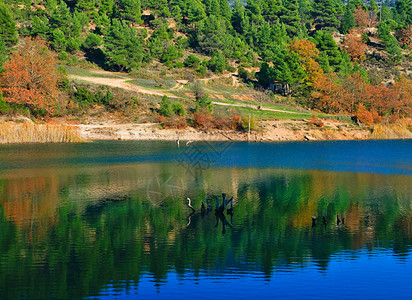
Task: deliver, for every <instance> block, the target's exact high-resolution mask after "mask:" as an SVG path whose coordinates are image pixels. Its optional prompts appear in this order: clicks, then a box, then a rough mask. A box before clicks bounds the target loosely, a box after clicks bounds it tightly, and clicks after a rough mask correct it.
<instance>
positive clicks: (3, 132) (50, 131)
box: [0, 122, 83, 144]
mask: <svg viewBox="0 0 412 300" xmlns="http://www.w3.org/2000/svg"><path fill="white" fill-rule="evenodd" d="M82 141H83V139H82V138H81V136H80V130H79V129H78V128H77V127H75V126H68V125H54V124H32V123H12V122H8V123H0V144H11V143H75V142H82Z"/></svg>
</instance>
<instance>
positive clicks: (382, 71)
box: [0, 0, 412, 124]
mask: <svg viewBox="0 0 412 300" xmlns="http://www.w3.org/2000/svg"><path fill="white" fill-rule="evenodd" d="M229 2H230V3H229ZM229 2H228V1H227V0H171V1H165V0H66V1H63V0H37V1H33V2H31V1H21V0H17V1H16V0H1V2H0V19H1V22H0V72H2V74H1V78H0V91H1V92H2V94H0V112H4V111H5V110H6V108H7V107H8V106H9V105H22V106H24V107H26V108H29V109H30V111H31V112H32V113H33V114H42V115H45V114H56V113H57V114H59V113H61V109H62V107H67V105H68V103H69V104H70V103H71V105H73V103H75V102H76V101H77V102H78V101H82V99H84V98H87V97H88V95H87V91H80V92H81V93H80V95H79V91H78V90H77V91H72V90H70V84H69V82H68V80H67V77H66V75H65V71H64V68H62V67H60V68H58V67H57V66H70V65H76V64H79V63H80V62H81V61H82V60H86V61H89V62H90V63H92V64H95V65H98V66H99V67H101V68H104V69H106V70H111V71H122V72H129V73H133V72H136V71H137V70H139V69H141V68H145V67H146V66H147V65H149V64H150V63H152V62H153V61H158V62H160V63H161V64H163V65H165V66H167V68H169V69H187V70H188V72H191V74H192V75H193V76H194V77H195V78H197V77H202V76H205V75H206V74H207V73H211V72H212V73H215V74H220V73H223V72H226V71H229V72H236V71H237V72H238V74H239V77H240V78H241V79H242V80H243V81H244V82H246V83H252V84H253V86H254V87H260V88H269V87H272V88H273V86H277V87H279V86H280V87H281V89H280V91H279V92H280V93H282V94H284V95H285V96H288V97H294V96H300V97H303V98H304V99H305V101H304V102H302V103H301V104H302V105H304V106H305V107H306V108H310V109H318V110H320V111H323V112H326V113H347V114H351V115H357V116H358V119H359V120H361V121H362V122H364V123H366V124H372V123H378V122H391V121H394V120H396V119H398V118H400V117H401V118H402V117H406V116H408V115H409V114H410V112H411V108H412V84H411V81H410V77H411V72H410V67H411V65H412V63H411V61H412V52H411V49H412V1H411V0H398V1H396V2H394V3H392V2H390V6H391V7H389V6H387V5H382V6H381V7H379V6H378V5H377V3H376V2H375V1H374V0H371V1H370V2H369V3H368V4H365V3H363V2H362V1H361V0H349V1H347V3H346V4H344V3H342V2H341V1H340V0H313V1H308V0H247V1H245V2H243V1H240V0H236V1H234V2H233V1H229ZM48 49H50V50H51V51H49V50H48ZM252 67H255V68H256V69H255V70H254V68H252ZM256 70H260V71H257V72H256ZM285 87H287V89H285ZM112 98H113V95H112V94H111V93H110V91H108V92H107V93H106V94H104V93H101V95H99V96H98V97H94V100H93V101H96V102H100V103H103V104H105V103H109V102H110V101H111V99H112ZM203 98H204V97H203ZM196 100H197V101H198V105H197V107H200V108H201V109H206V110H209V111H210V109H209V108H210V103H209V102H208V101H207V99H206V100H205V99H202V97H196ZM179 109H181V107H178V108H177V109H175V111H179Z"/></svg>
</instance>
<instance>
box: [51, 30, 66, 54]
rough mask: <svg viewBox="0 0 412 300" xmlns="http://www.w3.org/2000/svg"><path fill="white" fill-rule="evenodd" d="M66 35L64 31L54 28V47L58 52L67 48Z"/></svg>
mask: <svg viewBox="0 0 412 300" xmlns="http://www.w3.org/2000/svg"><path fill="white" fill-rule="evenodd" d="M66 42H67V41H66V36H65V35H64V33H63V31H61V30H60V29H58V28H56V29H55V30H53V33H52V43H51V44H52V47H53V49H54V50H56V51H57V52H60V51H65V50H66Z"/></svg>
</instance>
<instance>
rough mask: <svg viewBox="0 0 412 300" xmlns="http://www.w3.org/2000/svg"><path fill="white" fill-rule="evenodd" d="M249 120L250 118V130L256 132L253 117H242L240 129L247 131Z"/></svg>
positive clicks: (255, 123)
mask: <svg viewBox="0 0 412 300" xmlns="http://www.w3.org/2000/svg"><path fill="white" fill-rule="evenodd" d="M249 118H250V130H256V128H257V122H256V118H255V116H249V115H242V127H243V128H244V129H245V130H248V129H249Z"/></svg>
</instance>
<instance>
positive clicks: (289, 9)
mask: <svg viewBox="0 0 412 300" xmlns="http://www.w3.org/2000/svg"><path fill="white" fill-rule="evenodd" d="M280 20H281V21H282V23H284V24H285V27H286V31H287V33H288V35H289V36H290V37H293V36H297V35H298V32H299V31H300V30H301V26H302V23H301V20H300V14H299V3H298V0H285V1H284V2H283V10H282V14H281V17H280Z"/></svg>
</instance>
